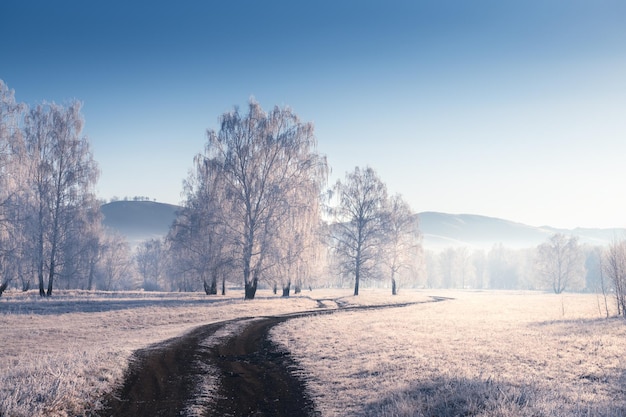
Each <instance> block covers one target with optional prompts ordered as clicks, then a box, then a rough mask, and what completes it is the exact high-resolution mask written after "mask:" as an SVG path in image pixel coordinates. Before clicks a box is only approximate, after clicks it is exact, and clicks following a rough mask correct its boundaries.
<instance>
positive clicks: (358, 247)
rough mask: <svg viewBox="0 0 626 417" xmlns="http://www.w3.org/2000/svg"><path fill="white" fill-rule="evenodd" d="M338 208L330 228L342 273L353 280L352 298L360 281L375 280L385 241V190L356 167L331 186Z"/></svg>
mask: <svg viewBox="0 0 626 417" xmlns="http://www.w3.org/2000/svg"><path fill="white" fill-rule="evenodd" d="M334 192H335V194H336V196H337V199H338V205H337V207H335V208H334V209H333V210H332V212H333V213H334V214H335V227H334V228H332V234H333V240H334V247H335V251H336V252H337V254H338V255H339V257H340V258H341V259H343V260H344V263H343V267H344V268H345V271H346V272H348V273H350V274H351V275H353V276H354V295H359V284H360V281H361V279H363V278H367V277H372V276H374V271H375V270H376V266H377V264H378V262H376V261H380V260H381V259H380V255H381V249H382V244H383V237H384V225H385V217H386V211H385V208H386V204H387V186H386V185H385V184H384V183H383V182H382V181H381V180H380V178H378V176H377V175H376V172H375V171H374V170H373V169H372V168H370V167H367V168H365V169H360V168H359V167H356V168H355V169H354V171H353V172H351V173H347V174H346V179H345V182H341V181H340V180H339V181H337V183H336V184H335V186H334Z"/></svg>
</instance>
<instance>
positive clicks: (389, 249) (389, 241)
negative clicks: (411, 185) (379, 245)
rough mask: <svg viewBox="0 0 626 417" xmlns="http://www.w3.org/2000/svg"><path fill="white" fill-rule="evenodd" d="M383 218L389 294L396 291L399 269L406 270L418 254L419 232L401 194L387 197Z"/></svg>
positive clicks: (414, 216) (416, 221)
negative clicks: (389, 282)
mask: <svg viewBox="0 0 626 417" xmlns="http://www.w3.org/2000/svg"><path fill="white" fill-rule="evenodd" d="M388 204H389V205H388V213H387V216H386V218H385V220H386V222H385V231H384V235H385V236H384V245H383V248H384V254H385V255H384V259H383V262H384V263H385V265H386V266H387V267H388V268H389V274H390V276H391V294H393V295H396V294H397V293H398V285H397V277H398V275H399V273H400V271H401V270H403V269H404V270H408V269H409V268H410V267H411V265H412V262H413V261H414V258H415V257H417V256H419V249H420V243H419V239H420V232H419V226H418V219H417V216H416V215H415V213H413V212H412V211H411V208H410V207H409V205H408V204H407V203H406V201H404V199H403V198H402V196H400V195H399V194H396V195H394V196H392V197H391V198H390V199H389V203H388Z"/></svg>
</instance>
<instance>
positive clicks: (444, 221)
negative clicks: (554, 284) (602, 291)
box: [102, 201, 626, 250]
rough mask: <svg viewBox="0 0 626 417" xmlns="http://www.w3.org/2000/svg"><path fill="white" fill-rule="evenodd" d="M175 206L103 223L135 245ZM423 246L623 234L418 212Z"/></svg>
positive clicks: (140, 206)
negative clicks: (554, 236)
mask: <svg viewBox="0 0 626 417" xmlns="http://www.w3.org/2000/svg"><path fill="white" fill-rule="evenodd" d="M179 209H180V207H179V206H175V205H172V204H164V203H156V202H152V201H116V202H113V203H108V204H104V205H103V206H102V213H103V214H104V225H105V226H106V227H107V228H108V229H110V230H115V231H117V232H119V233H121V234H122V235H124V236H126V238H127V239H128V240H129V241H130V242H131V244H133V245H136V244H137V243H139V242H141V241H143V240H146V239H150V238H158V237H163V236H165V235H166V234H167V232H168V230H169V228H170V226H171V224H172V222H173V221H174V219H175V218H176V212H177V210H179ZM418 216H419V222H420V223H419V224H420V230H421V231H422V234H423V237H424V240H423V244H424V248H425V249H430V250H441V249H443V248H446V247H449V246H468V247H471V248H477V249H490V248H491V247H493V246H494V245H496V244H500V243H501V244H503V245H504V246H506V247H510V248H528V247H534V246H537V245H539V244H540V243H542V242H545V241H546V240H547V239H548V238H549V237H550V236H551V235H553V234H554V233H557V232H558V233H564V234H567V235H570V234H573V235H576V236H578V237H579V238H580V241H581V243H588V244H592V245H605V244H607V243H610V242H611V241H612V240H613V239H615V238H623V237H625V236H626V229H617V228H616V229H582V228H577V229H573V230H567V229H555V228H552V227H549V226H543V227H533V226H528V225H525V224H522V223H516V222H513V221H509V220H505V219H499V218H495V217H487V216H480V215H476V214H448V213H438V212H423V213H420V214H419V215H418Z"/></svg>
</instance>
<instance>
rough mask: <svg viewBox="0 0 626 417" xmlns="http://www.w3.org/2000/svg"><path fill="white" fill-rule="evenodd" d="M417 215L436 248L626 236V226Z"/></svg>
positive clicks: (592, 240)
mask: <svg viewBox="0 0 626 417" xmlns="http://www.w3.org/2000/svg"><path fill="white" fill-rule="evenodd" d="M418 216H419V221H420V230H421V232H422V234H423V237H424V241H423V244H424V247H425V248H426V249H433V250H440V249H443V248H445V247H448V246H469V247H472V248H477V249H489V248H491V247H492V246H493V245H496V244H499V243H501V244H503V245H504V246H506V247H509V248H529V247H534V246H537V245H539V244H541V243H543V242H545V241H546V240H547V239H548V238H549V237H550V236H552V235H553V234H555V233H563V234H566V235H575V236H578V238H579V239H580V242H581V243H587V244H591V245H605V244H608V243H610V242H611V241H612V240H613V239H614V238H616V237H617V238H620V237H624V236H626V229H618V228H615V229H582V228H577V229H572V230H569V229H556V228H553V227H549V226H543V227H534V226H528V225H525V224H522V223H516V222H513V221H510V220H504V219H499V218H495V217H487V216H479V215H475V214H447V213H437V212H423V213H420V214H419V215H418Z"/></svg>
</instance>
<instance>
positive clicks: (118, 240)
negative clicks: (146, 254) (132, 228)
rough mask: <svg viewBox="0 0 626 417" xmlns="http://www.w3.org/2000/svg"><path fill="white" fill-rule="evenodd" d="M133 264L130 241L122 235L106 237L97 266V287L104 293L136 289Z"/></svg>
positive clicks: (114, 234)
mask: <svg viewBox="0 0 626 417" xmlns="http://www.w3.org/2000/svg"><path fill="white" fill-rule="evenodd" d="M132 266H133V262H132V256H131V249H130V246H129V244H128V241H127V240H126V239H125V238H124V237H123V236H122V235H120V234H117V233H109V234H106V235H104V237H103V239H102V242H101V246H100V256H99V259H98V262H97V265H96V280H95V284H96V285H97V287H98V288H99V289H101V290H104V291H111V290H115V289H134V288H133V287H134V285H133V284H132V279H131V277H132V275H133V268H132Z"/></svg>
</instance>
